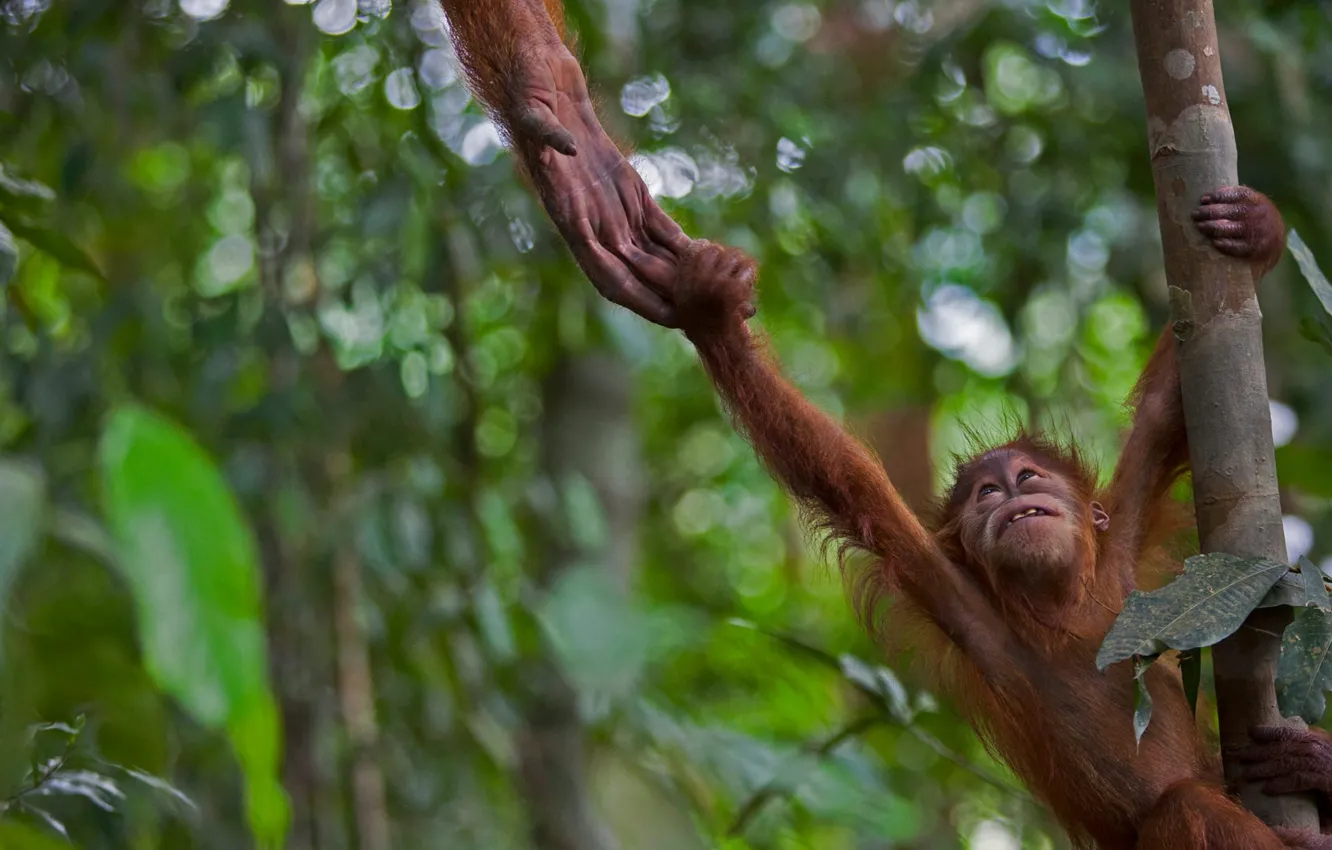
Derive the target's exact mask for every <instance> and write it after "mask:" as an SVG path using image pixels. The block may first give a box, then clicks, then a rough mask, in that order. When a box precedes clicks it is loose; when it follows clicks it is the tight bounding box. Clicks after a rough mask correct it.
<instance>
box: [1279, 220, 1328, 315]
mask: <svg viewBox="0 0 1332 850" xmlns="http://www.w3.org/2000/svg"><path fill="white" fill-rule="evenodd" d="M1286 245H1287V247H1289V248H1290V253H1291V255H1292V256H1294V257H1295V263H1296V265H1298V266H1299V267H1300V272H1301V274H1303V275H1304V279H1305V280H1307V281H1308V282H1309V286H1310V287H1312V288H1313V291H1314V295H1316V296H1318V302H1319V303H1320V304H1322V305H1323V309H1324V310H1326V311H1327V314H1328V315H1329V316H1332V283H1329V282H1328V279H1327V275H1325V274H1323V270H1322V269H1320V268H1319V267H1318V261H1317V260H1315V259H1314V255H1313V251H1311V250H1309V246H1308V245H1305V244H1304V240H1303V239H1301V238H1300V234H1298V233H1296V232H1295V231H1294V230H1291V231H1290V233H1289V234H1287V236H1286Z"/></svg>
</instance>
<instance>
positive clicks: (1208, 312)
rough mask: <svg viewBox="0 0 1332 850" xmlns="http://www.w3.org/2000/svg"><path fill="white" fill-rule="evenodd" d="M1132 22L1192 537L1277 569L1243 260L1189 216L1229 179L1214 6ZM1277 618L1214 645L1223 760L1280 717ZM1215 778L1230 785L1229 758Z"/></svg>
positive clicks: (1277, 527) (1257, 335)
mask: <svg viewBox="0 0 1332 850" xmlns="http://www.w3.org/2000/svg"><path fill="white" fill-rule="evenodd" d="M1132 14H1133V33H1134V39H1135V41H1136V42H1137V50H1138V67H1139V72H1140V73H1141V76H1142V88H1143V94H1144V95H1145V98H1146V103H1147V133H1148V142H1149V145H1150V149H1151V158H1152V176H1153V178H1154V180H1155V183H1156V204H1157V213H1158V216H1159V218H1160V224H1161V241H1162V245H1163V248H1164V251H1165V271H1166V279H1167V281H1168V283H1169V286H1170V308H1171V318H1172V321H1173V327H1174V333H1175V338H1176V341H1177V349H1176V351H1177V353H1178V355H1179V365H1180V377H1181V382H1182V386H1183V394H1184V415H1185V419H1186V421H1187V427H1188V435H1189V452H1190V456H1191V458H1190V459H1191V462H1192V466H1193V488H1194V501H1195V510H1196V512H1197V519H1198V534H1199V537H1200V539H1201V542H1202V548H1203V551H1205V552H1228V553H1231V554H1234V555H1246V556H1262V557H1267V558H1272V559H1274V560H1278V561H1285V559H1286V543H1285V535H1284V533H1283V532H1282V527H1281V504H1280V500H1279V498H1278V494H1277V482H1276V455H1275V451H1274V449H1273V445H1272V426H1271V414H1270V411H1269V408H1268V392H1267V374H1266V371H1265V368H1264V362H1263V342H1262V313H1261V312H1260V311H1259V309H1258V300H1257V295H1256V293H1255V291H1254V281H1253V275H1252V273H1251V272H1250V270H1249V267H1248V266H1247V265H1246V264H1245V263H1243V262H1239V261H1236V260H1231V259H1227V258H1225V257H1223V256H1221V255H1220V254H1218V253H1216V252H1215V251H1213V250H1212V249H1211V248H1210V247H1209V246H1208V245H1207V244H1206V243H1205V242H1204V240H1203V237H1202V236H1201V235H1200V234H1199V233H1198V232H1197V230H1196V229H1195V227H1194V225H1193V221H1192V219H1191V217H1190V213H1191V211H1192V210H1193V209H1194V208H1195V207H1196V206H1197V205H1198V202H1199V199H1200V198H1201V197H1202V196H1203V195H1204V194H1206V193H1208V192H1211V191H1213V190H1216V189H1219V188H1221V187H1223V186H1235V185H1238V183H1239V179H1238V175H1237V171H1238V167H1237V162H1236V148H1235V132H1234V127H1233V126H1232V124H1231V121H1230V109H1229V107H1228V106H1227V104H1226V91H1225V86H1224V85H1223V83H1222V79H1221V54H1220V49H1219V46H1218V44H1217V35H1216V21H1215V17H1214V13H1213V4H1212V2H1211V0H1132ZM1289 617H1290V612H1289V610H1288V609H1285V608H1269V609H1265V610H1261V611H1257V612H1255V613H1254V614H1253V616H1251V617H1250V618H1249V621H1248V622H1247V623H1246V624H1245V626H1244V627H1243V628H1241V629H1240V630H1239V632H1237V633H1236V634H1235V635H1233V636H1232V637H1230V638H1227V639H1226V640H1225V641H1222V642H1221V643H1220V644H1218V645H1217V646H1216V647H1214V648H1213V652H1212V658H1213V662H1214V666H1215V671H1216V692H1217V708H1218V713H1219V715H1220V731H1221V747H1222V754H1223V756H1224V755H1225V754H1226V753H1227V752H1228V751H1229V750H1230V749H1231V748H1232V747H1235V746H1238V745H1241V744H1243V743H1244V742H1245V741H1246V740H1247V738H1248V729H1249V728H1250V727H1251V726H1254V725H1259V724H1262V725H1276V724H1280V723H1282V722H1283V721H1282V718H1281V714H1280V712H1279V711H1278V710H1277V702H1276V693H1275V690H1274V688H1273V680H1274V679H1275V675H1276V663H1277V656H1278V653H1279V650H1280V635H1281V632H1282V630H1283V629H1284V628H1285V625H1286V623H1287V622H1288V621H1289ZM1226 775H1227V779H1228V780H1231V779H1233V773H1232V770H1231V765H1230V764H1229V760H1227V765H1226ZM1238 790H1239V794H1240V797H1241V799H1242V800H1243V802H1244V804H1245V805H1246V806H1248V807H1249V809H1250V810H1252V811H1253V812H1254V813H1255V814H1257V815H1258V816H1259V817H1261V818H1262V819H1263V820H1265V821H1266V822H1268V823H1269V824H1272V825H1274V826H1287V827H1292V828H1307V829H1312V830H1315V831H1316V830H1317V829H1318V813H1317V809H1316V808H1315V805H1314V802H1313V800H1312V798H1310V797H1308V796H1286V797H1267V796H1265V795H1264V794H1262V793H1261V792H1260V791H1259V790H1258V788H1257V787H1256V786H1241V787H1239V789H1238Z"/></svg>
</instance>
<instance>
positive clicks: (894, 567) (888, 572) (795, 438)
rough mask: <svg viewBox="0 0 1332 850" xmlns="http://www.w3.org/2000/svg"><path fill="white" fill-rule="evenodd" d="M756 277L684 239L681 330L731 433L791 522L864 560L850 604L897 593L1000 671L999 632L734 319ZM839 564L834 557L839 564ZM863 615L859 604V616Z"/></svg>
mask: <svg viewBox="0 0 1332 850" xmlns="http://www.w3.org/2000/svg"><path fill="white" fill-rule="evenodd" d="M756 277H757V268H756V266H755V264H754V261H753V260H752V259H750V258H749V257H747V256H746V255H745V254H744V253H743V252H741V251H738V250H736V249H733V248H725V247H722V246H719V245H715V244H712V243H709V242H703V241H699V242H696V243H694V245H693V246H692V247H691V249H690V250H689V252H687V254H686V256H685V259H684V263H683V266H682V268H681V273H680V278H679V280H678V281H677V284H676V300H677V307H678V310H679V317H680V324H681V328H682V329H683V330H684V332H685V334H686V336H688V338H689V339H690V341H691V342H693V344H694V346H695V348H696V349H697V350H698V354H699V357H700V359H701V360H702V362H703V366H704V368H705V369H706V370H707V372H708V375H709V377H710V378H711V379H712V382H713V384H714V385H715V387H716V389H717V392H718V393H719V394H720V395H721V398H722V401H723V403H724V404H725V406H726V408H727V409H728V411H729V412H730V414H731V417H732V419H733V420H734V421H735V424H736V427H737V429H738V430H739V431H740V432H741V433H742V434H743V435H744V436H745V438H746V439H748V440H749V442H750V443H751V444H752V445H753V447H754V450H755V451H756V452H757V454H758V456H759V458H760V459H761V460H762V461H763V463H764V465H765V466H767V467H768V469H769V470H770V471H771V472H772V474H773V476H774V477H775V478H776V479H777V480H778V481H779V482H780V483H781V484H782V486H783V487H784V488H785V489H786V490H787V491H788V492H789V493H790V494H791V496H792V497H793V498H794V499H795V500H796V502H797V503H798V505H799V507H800V510H801V513H802V515H803V518H804V519H805V520H806V522H807V524H808V525H809V526H810V527H811V528H812V529H814V530H816V531H822V532H825V533H827V534H828V537H829V543H830V545H833V546H836V547H838V549H839V554H841V555H846V554H848V553H849V550H853V549H858V550H861V551H863V552H865V553H868V554H870V555H871V556H873V557H874V559H875V565H874V567H873V569H874V570H875V572H874V573H872V574H870V575H868V576H865V577H863V578H864V580H863V581H862V580H858V579H857V578H856V577H851V582H850V583H851V586H852V587H853V589H858V590H861V591H862V593H861V595H860V598H861V600H862V601H865V600H868V601H869V602H872V601H873V597H874V591H875V590H877V589H890V590H894V591H900V592H901V593H902V594H903V595H905V596H906V597H907V598H908V599H909V600H910V601H911V602H913V603H914V604H916V605H917V606H918V607H919V608H921V609H922V610H923V611H924V612H925V614H926V615H927V616H928V617H929V618H930V619H931V620H932V621H933V622H934V623H935V624H936V625H937V626H938V627H939V628H940V629H941V630H942V631H943V632H944V634H945V635H947V636H948V637H949V638H950V639H951V640H952V641H953V642H954V643H956V644H957V645H958V646H959V647H961V648H962V649H963V651H964V652H966V653H967V655H968V656H969V657H970V658H971V659H972V660H973V661H974V662H975V663H976V664H977V666H978V667H980V669H981V670H982V671H992V672H993V673H994V674H995V675H996V676H997V675H999V673H1000V672H1007V671H1011V670H1012V666H1013V665H1012V664H1011V662H1010V663H1007V664H1001V663H1000V662H1001V661H1004V660H1006V659H1008V658H1011V657H1012V652H1013V650H1012V648H1011V647H1010V645H1009V644H1010V638H1009V634H1010V633H1009V631H1008V629H1007V627H1006V626H1005V625H1004V624H1003V623H1002V621H1000V620H999V618H998V616H997V615H996V613H995V611H994V608H993V606H991V605H990V604H989V602H988V600H986V598H985V597H984V595H983V594H982V593H981V592H980V590H979V589H978V588H977V586H976V585H975V584H974V583H973V582H972V581H970V580H969V579H968V578H967V577H966V576H965V575H964V574H963V573H962V571H961V570H960V569H959V568H958V566H957V565H955V564H953V563H951V562H950V561H949V560H948V558H946V557H945V556H944V554H943V552H942V551H941V550H940V548H939V546H938V545H937V544H936V542H935V539H934V537H933V536H932V535H931V534H930V533H929V531H927V530H926V529H925V527H924V526H923V525H922V524H921V523H920V521H919V520H918V519H917V518H916V516H915V514H913V513H912V512H911V510H910V509H909V508H908V507H907V506H906V504H905V503H904V502H903V501H902V499H901V497H900V496H899V495H898V494H897V491H896V490H895V489H894V488H893V486H892V483H891V482H890V481H889V480H888V476H887V474H886V473H885V472H884V470H883V467H882V466H881V465H880V464H879V463H878V461H877V460H876V459H875V458H874V456H873V455H872V454H871V453H870V452H869V450H868V449H866V448H865V447H864V446H863V445H862V444H861V443H860V442H859V441H857V440H856V439H855V438H854V437H852V436H851V435H850V434H848V433H847V432H846V431H845V430H843V428H842V427H841V426H840V425H839V424H838V423H837V422H835V421H833V419H832V418H830V417H829V416H828V415H827V414H825V413H823V412H822V411H820V410H819V409H818V408H816V407H814V406H813V405H812V404H810V403H809V401H808V400H806V399H805V398H804V396H803V395H801V393H800V391H799V390H797V389H796V388H795V387H794V386H792V385H791V384H790V382H789V381H787V380H786V378H784V377H783V376H782V374H781V372H780V370H779V368H778V367H777V365H776V364H775V362H774V361H773V359H772V358H771V357H770V356H769V354H768V352H767V350H766V346H765V345H764V343H763V341H762V340H761V339H758V338H757V337H755V336H754V335H752V334H751V333H750V331H749V328H748V327H747V326H746V324H745V322H746V320H747V319H748V318H749V317H750V316H751V315H752V314H753V305H752V293H753V287H754V284H755V281H756ZM843 563H844V565H845V563H846V562H845V558H843ZM868 613H869V612H868V611H866V610H865V609H864V607H862V615H865V614H868Z"/></svg>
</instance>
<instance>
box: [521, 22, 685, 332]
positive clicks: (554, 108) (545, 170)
mask: <svg viewBox="0 0 1332 850" xmlns="http://www.w3.org/2000/svg"><path fill="white" fill-rule="evenodd" d="M521 65H522V67H520V68H518V69H517V72H516V74H515V76H514V79H515V80H516V81H517V82H516V86H517V89H518V90H517V91H514V92H513V93H512V96H511V100H510V102H511V104H512V107H511V114H509V115H505V116H502V117H503V119H504V120H505V121H506V123H507V125H508V129H509V132H510V134H511V135H512V136H513V141H514V146H515V148H516V152H517V154H518V155H519V156H520V157H521V158H522V164H523V167H524V169H525V170H526V172H527V173H528V175H529V176H530V177H531V179H532V182H533V184H534V185H535V187H536V190H537V194H538V195H539V196H540V198H541V203H542V205H543V206H544V207H545V208H546V212H547V213H548V214H549V215H550V218H551V220H552V221H553V222H554V223H555V227H556V228H557V229H558V230H559V232H560V235H561V236H562V237H563V238H564V240H565V242H567V243H568V245H569V248H570V249H571V250H572V252H573V255H574V259H575V260H577V262H578V265H579V266H580V267H581V268H582V269H583V271H584V273H586V274H587V276H588V278H589V279H590V280H591V281H592V285H593V286H595V287H596V289H597V291H598V292H599V293H601V295H602V296H604V297H605V298H606V299H607V300H609V301H612V302H614V303H616V304H619V305H621V306H623V307H626V308H628V309H629V310H632V311H633V312H635V313H637V314H638V315H640V316H642V317H643V318H645V319H647V320H649V321H651V322H654V323H656V324H658V325H663V326H665V327H668V328H674V327H678V326H679V322H680V319H679V315H678V311H677V310H676V304H675V300H674V298H673V295H674V291H675V282H676V278H677V276H678V273H679V270H680V267H681V264H682V262H683V260H684V258H685V256H686V255H687V254H688V253H689V250H690V247H691V245H693V244H694V240H692V239H690V238H689V237H688V236H687V235H685V233H684V231H683V230H681V229H680V226H679V225H678V224H676V223H675V221H674V220H673V219H672V218H671V217H670V216H668V215H667V214H666V213H665V212H663V211H662V209H661V208H660V207H659V206H657V203H656V202H655V201H654V200H653V199H652V196H651V195H650V194H649V192H648V188H647V186H646V185H645V184H644V183H643V180H642V178H640V177H639V176H638V172H636V171H635V170H634V168H633V166H632V165H630V164H629V161H628V160H626V159H625V158H624V156H623V154H621V153H620V150H619V148H617V147H616V145H615V143H614V142H613V141H612V140H611V138H610V137H609V136H607V135H606V132H605V130H603V129H602V127H601V123H600V121H598V119H597V115H596V111H595V110H594V109H593V105H592V99H591V97H590V95H589V94H588V89H587V81H586V80H585V79H584V77H583V71H582V69H581V68H580V67H579V65H578V60H577V59H575V58H574V56H573V54H572V53H570V52H569V50H568V48H567V47H565V46H564V44H563V43H560V42H558V41H555V42H553V43H545V44H541V45H540V46H536V47H533V48H531V49H529V50H526V51H525V52H524V55H523V57H522V60H521Z"/></svg>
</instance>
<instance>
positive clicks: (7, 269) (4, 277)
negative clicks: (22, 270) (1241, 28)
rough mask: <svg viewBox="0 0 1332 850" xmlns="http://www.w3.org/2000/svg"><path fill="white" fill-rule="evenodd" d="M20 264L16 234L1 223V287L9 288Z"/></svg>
mask: <svg viewBox="0 0 1332 850" xmlns="http://www.w3.org/2000/svg"><path fill="white" fill-rule="evenodd" d="M18 262H19V253H18V245H16V244H14V234H13V233H10V232H9V228H7V227H5V223H4V222H3V221H0V287H4V286H7V285H8V284H9V282H10V281H11V280H13V279H14V272H16V271H18Z"/></svg>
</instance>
